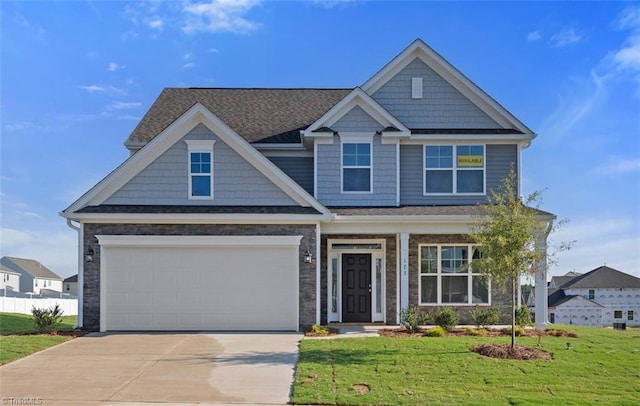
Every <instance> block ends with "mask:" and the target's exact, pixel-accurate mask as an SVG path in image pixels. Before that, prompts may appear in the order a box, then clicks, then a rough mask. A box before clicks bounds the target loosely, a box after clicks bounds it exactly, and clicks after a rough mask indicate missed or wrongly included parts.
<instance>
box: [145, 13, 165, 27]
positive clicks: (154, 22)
mask: <svg viewBox="0 0 640 406" xmlns="http://www.w3.org/2000/svg"><path fill="white" fill-rule="evenodd" d="M145 24H146V25H147V27H149V28H151V29H154V30H158V31H162V29H163V28H164V21H163V20H162V18H160V17H158V16H154V17H151V18H147V19H145Z"/></svg>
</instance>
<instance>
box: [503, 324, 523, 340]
mask: <svg viewBox="0 0 640 406" xmlns="http://www.w3.org/2000/svg"><path fill="white" fill-rule="evenodd" d="M504 332H505V334H507V335H511V326H509V327H507V328H505V329H504ZM523 335H525V332H524V329H523V328H522V327H521V326H518V325H516V337H520V336H523Z"/></svg>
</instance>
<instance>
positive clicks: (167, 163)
mask: <svg viewBox="0 0 640 406" xmlns="http://www.w3.org/2000/svg"><path fill="white" fill-rule="evenodd" d="M185 140H216V143H215V145H214V147H213V199H210V200H208V199H207V200H203V199H199V200H190V199H189V197H188V194H189V191H188V186H189V185H188V182H189V168H188V166H189V157H188V149H187V144H186V143H185V142H184V141H185ZM256 202H259V204H260V205H263V206H297V203H296V202H295V201H294V200H293V199H291V198H290V197H289V196H287V195H286V194H285V193H284V192H283V191H282V190H281V189H280V188H278V187H277V186H276V185H274V184H273V183H272V182H271V181H270V180H269V179H268V178H266V177H265V176H264V175H263V174H262V173H261V172H260V171H258V170H257V169H256V168H255V167H253V165H251V164H250V163H249V162H247V161H246V160H245V159H244V158H243V157H241V156H240V155H239V154H238V153H236V152H235V151H234V150H233V149H231V147H229V146H228V145H227V144H225V143H224V142H223V141H222V140H220V138H219V137H217V136H216V135H215V134H214V133H213V132H211V131H210V130H209V129H208V128H207V127H206V126H204V125H202V124H199V125H197V126H196V127H195V128H194V129H193V130H191V131H190V132H189V133H188V134H187V135H185V136H184V137H183V138H182V139H181V140H180V141H178V142H176V143H175V144H174V145H173V146H172V147H171V148H169V149H168V150H167V151H165V152H164V153H163V154H162V155H160V156H159V157H158V158H157V159H156V160H155V161H154V162H152V163H151V164H150V165H149V166H147V167H146V168H145V169H143V170H142V171H141V172H140V173H139V174H137V175H136V176H135V177H134V178H133V179H131V180H130V181H129V182H128V183H127V184H126V185H124V186H123V187H122V188H121V189H120V190H118V191H117V192H115V193H114V194H113V195H112V196H111V197H109V199H107V200H106V201H105V202H104V204H132V205H136V204H139V205H198V206H204V205H210V206H253V205H256Z"/></svg>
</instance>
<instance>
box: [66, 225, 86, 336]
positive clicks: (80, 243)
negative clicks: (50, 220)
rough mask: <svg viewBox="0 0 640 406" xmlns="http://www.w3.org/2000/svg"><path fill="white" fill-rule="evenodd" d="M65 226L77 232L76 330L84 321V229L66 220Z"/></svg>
mask: <svg viewBox="0 0 640 406" xmlns="http://www.w3.org/2000/svg"><path fill="white" fill-rule="evenodd" d="M67 226H69V228H72V229H74V230H76V231H77V232H78V288H77V289H78V321H77V322H76V328H82V325H83V319H84V318H83V312H82V308H83V306H82V304H83V303H84V263H83V255H82V253H83V252H84V250H83V247H84V227H83V226H82V223H80V226H79V227H78V226H75V225H73V223H72V222H71V220H69V219H67Z"/></svg>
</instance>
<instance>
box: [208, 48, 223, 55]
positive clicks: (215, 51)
mask: <svg viewBox="0 0 640 406" xmlns="http://www.w3.org/2000/svg"><path fill="white" fill-rule="evenodd" d="M207 52H208V53H210V54H217V53H218V52H220V51H218V50H217V49H216V48H209V49H207Z"/></svg>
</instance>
